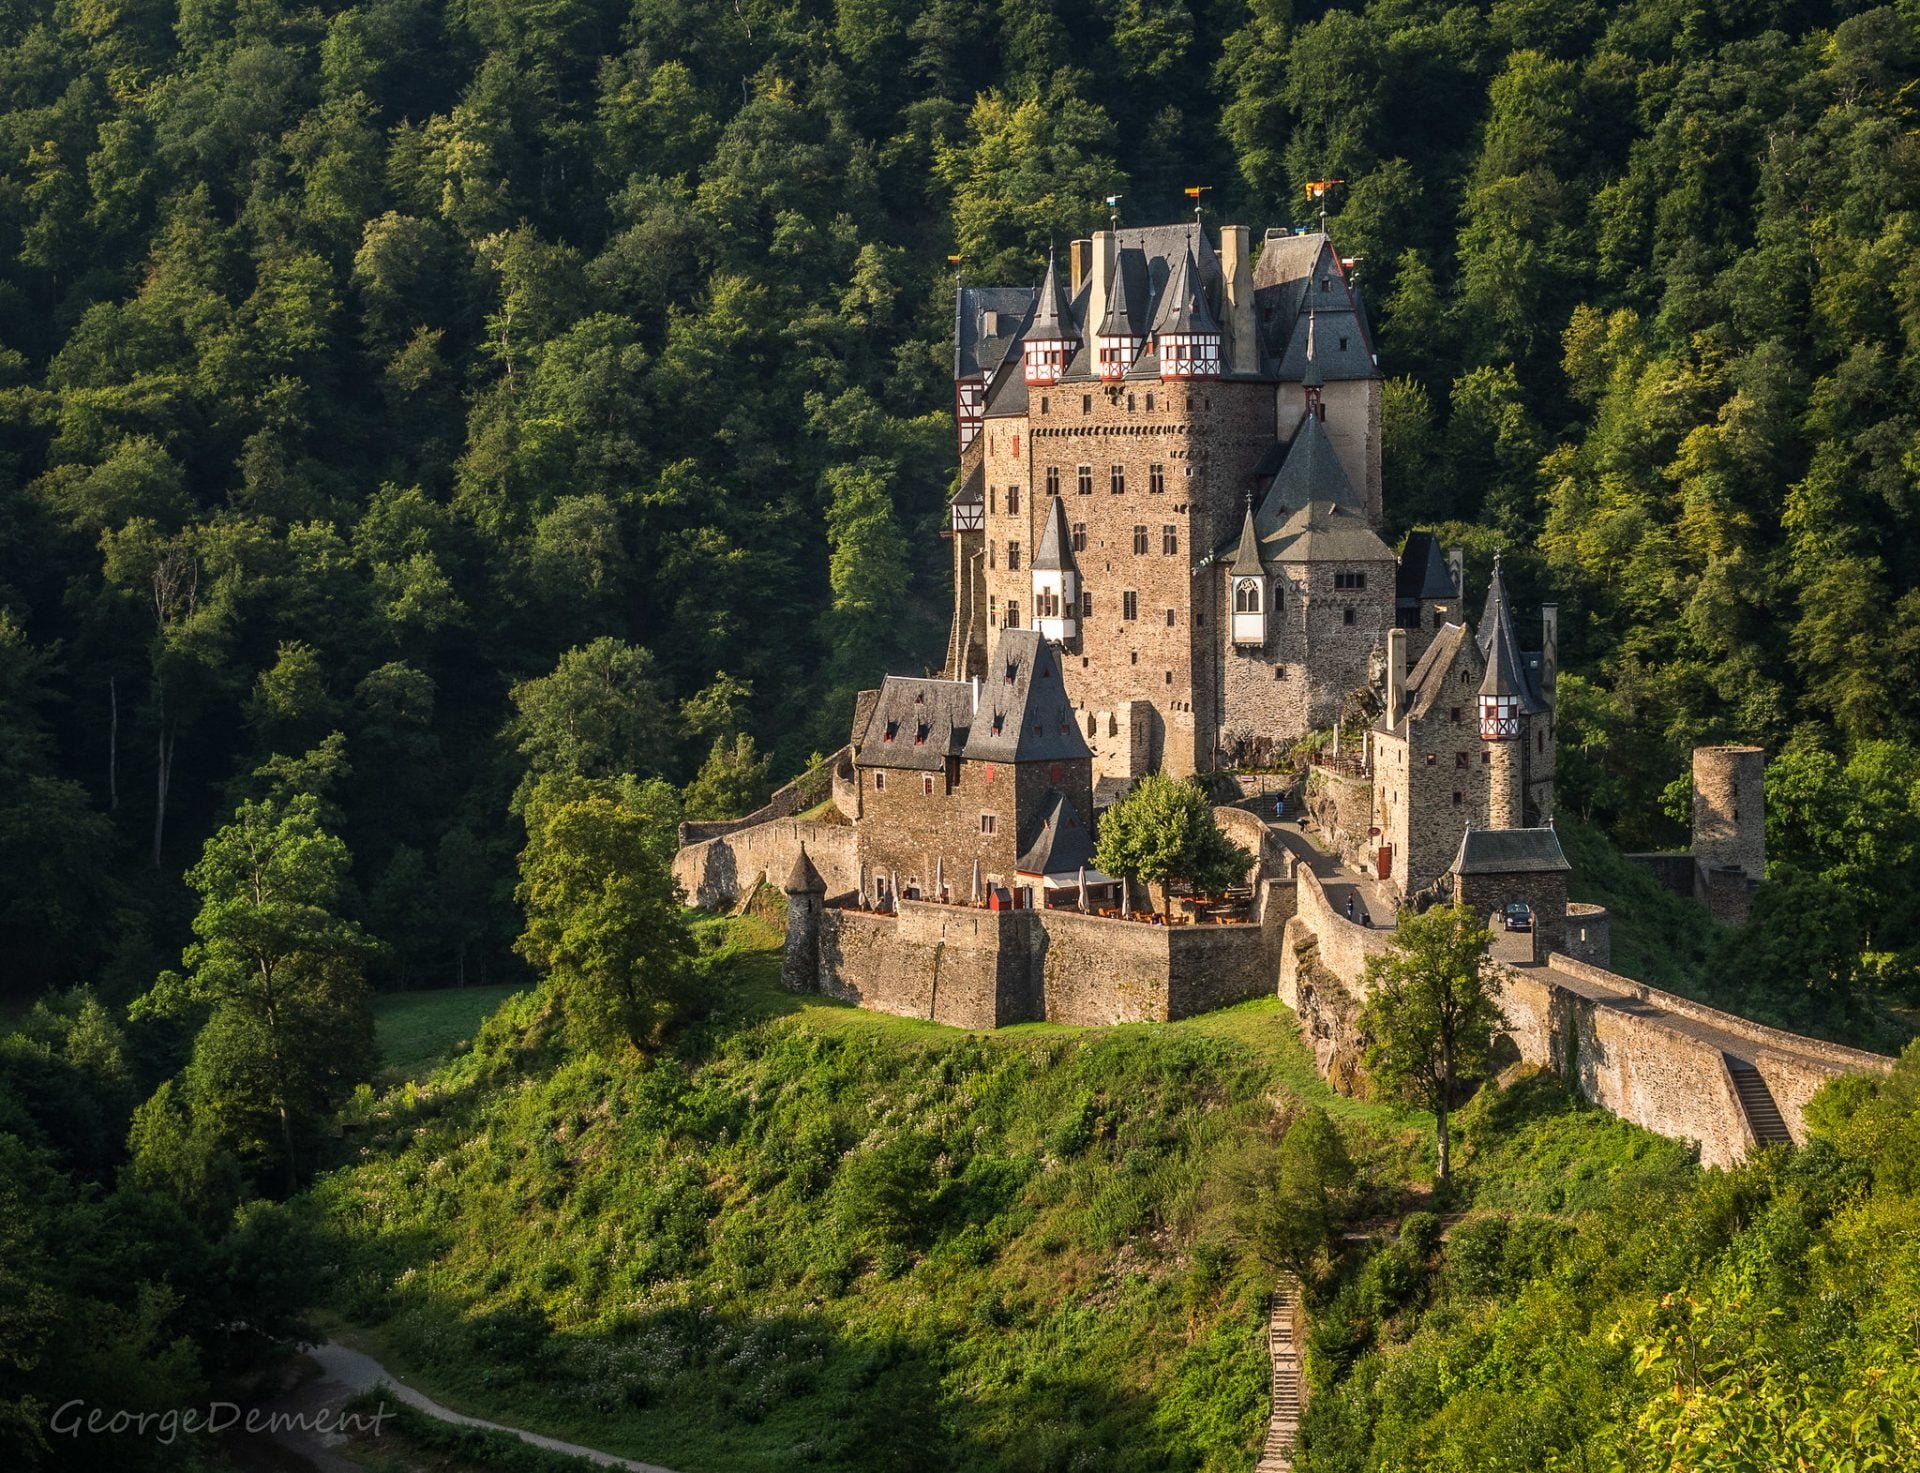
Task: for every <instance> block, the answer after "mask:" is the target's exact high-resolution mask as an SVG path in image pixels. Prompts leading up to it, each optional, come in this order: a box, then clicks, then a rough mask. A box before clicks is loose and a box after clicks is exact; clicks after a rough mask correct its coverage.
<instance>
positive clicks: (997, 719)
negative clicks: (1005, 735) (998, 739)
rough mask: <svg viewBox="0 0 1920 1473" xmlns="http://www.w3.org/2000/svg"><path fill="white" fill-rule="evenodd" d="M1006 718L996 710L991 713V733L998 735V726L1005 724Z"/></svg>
mask: <svg viewBox="0 0 1920 1473" xmlns="http://www.w3.org/2000/svg"><path fill="white" fill-rule="evenodd" d="M1006 720H1007V718H1006V717H1005V716H1003V715H1001V714H1000V713H999V712H998V711H995V712H994V713H993V734H994V735H995V736H999V735H1000V728H1001V727H1002V726H1003V725H1005V724H1006Z"/></svg>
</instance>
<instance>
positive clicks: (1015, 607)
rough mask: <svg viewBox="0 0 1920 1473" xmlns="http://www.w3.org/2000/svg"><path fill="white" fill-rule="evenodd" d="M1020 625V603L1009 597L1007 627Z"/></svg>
mask: <svg viewBox="0 0 1920 1473" xmlns="http://www.w3.org/2000/svg"><path fill="white" fill-rule="evenodd" d="M1019 627H1020V605H1019V604H1017V603H1015V602H1014V601H1013V600H1012V599H1008V600H1007V628H1009V629H1018V628H1019Z"/></svg>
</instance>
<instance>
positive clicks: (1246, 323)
mask: <svg viewBox="0 0 1920 1473" xmlns="http://www.w3.org/2000/svg"><path fill="white" fill-rule="evenodd" d="M1220 274H1221V276H1222V277H1223V278H1225V281H1226V304H1225V305H1226V310H1225V311H1224V312H1222V313H1221V316H1222V317H1223V318H1224V319H1225V321H1224V323H1223V324H1222V325H1223V326H1224V327H1225V328H1226V330H1227V334H1226V335H1227V344H1226V347H1227V352H1226V368H1227V371H1228V372H1229V373H1258V372H1259V371H1260V336H1259V328H1258V326H1257V325H1256V319H1255V317H1254V313H1253V247H1252V240H1251V236H1250V233H1249V232H1248V230H1247V227H1246V226H1244V225H1222V226H1221V227H1220Z"/></svg>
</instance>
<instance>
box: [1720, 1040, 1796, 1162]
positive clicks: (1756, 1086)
mask: <svg viewBox="0 0 1920 1473" xmlns="http://www.w3.org/2000/svg"><path fill="white" fill-rule="evenodd" d="M1726 1059H1727V1072H1728V1073H1729V1074H1731V1075H1732V1076H1733V1088H1734V1093H1735V1094H1737V1095H1739V1097H1740V1108H1741V1110H1742V1111H1743V1112H1744V1113H1745V1114H1746V1117H1747V1124H1748V1125H1749V1126H1751V1127H1752V1129H1753V1139H1754V1141H1755V1143H1756V1144H1758V1145H1762V1146H1771V1145H1790V1144H1792V1142H1793V1136H1792V1135H1791V1134H1789V1132H1788V1130H1787V1122H1786V1121H1785V1120H1783V1119H1781V1117H1780V1106H1779V1105H1778V1104H1776V1103H1775V1102H1774V1098H1773V1091H1772V1090H1770V1089H1768V1088H1767V1081H1766V1080H1764V1079H1762V1078H1761V1077H1760V1071H1759V1070H1758V1069H1756V1068H1754V1067H1753V1065H1751V1064H1749V1063H1748V1062H1747V1061H1746V1060H1745V1059H1736V1058H1734V1057H1733V1055H1731V1054H1728V1055H1727V1056H1726Z"/></svg>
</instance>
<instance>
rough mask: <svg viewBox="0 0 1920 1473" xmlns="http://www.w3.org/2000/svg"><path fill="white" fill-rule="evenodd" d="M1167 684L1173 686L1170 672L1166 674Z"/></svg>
mask: <svg viewBox="0 0 1920 1473" xmlns="http://www.w3.org/2000/svg"><path fill="white" fill-rule="evenodd" d="M1167 684H1168V685H1172V684H1173V672H1172V671H1171V670H1169V671H1168V672H1167Z"/></svg>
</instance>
